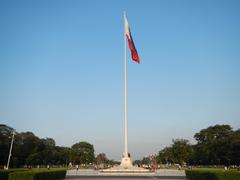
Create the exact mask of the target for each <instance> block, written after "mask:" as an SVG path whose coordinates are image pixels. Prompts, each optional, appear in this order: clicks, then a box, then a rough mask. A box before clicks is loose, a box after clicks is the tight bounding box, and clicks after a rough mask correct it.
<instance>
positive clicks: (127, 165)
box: [120, 157, 133, 169]
mask: <svg viewBox="0 0 240 180" xmlns="http://www.w3.org/2000/svg"><path fill="white" fill-rule="evenodd" d="M120 166H122V167H123V168H124V169H128V168H130V167H132V166H133V165H132V160H131V159H130V158H129V157H123V158H122V162H121V164H120Z"/></svg>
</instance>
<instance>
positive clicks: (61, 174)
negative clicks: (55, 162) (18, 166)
mask: <svg viewBox="0 0 240 180" xmlns="http://www.w3.org/2000/svg"><path fill="white" fill-rule="evenodd" d="M65 176H66V170H33V171H25V172H14V173H11V174H9V180H56V179H61V178H65Z"/></svg>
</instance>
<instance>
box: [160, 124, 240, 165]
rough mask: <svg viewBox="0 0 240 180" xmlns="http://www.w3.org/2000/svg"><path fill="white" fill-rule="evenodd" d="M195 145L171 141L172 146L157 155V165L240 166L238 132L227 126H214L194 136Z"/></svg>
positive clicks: (239, 131) (239, 133) (182, 141)
mask: <svg viewBox="0 0 240 180" xmlns="http://www.w3.org/2000/svg"><path fill="white" fill-rule="evenodd" d="M194 138H195V139H196V141H197V144H195V145H190V144H189V143H188V141H187V140H183V139H180V140H173V145H172V146H170V147H166V148H164V149H162V150H161V151H160V152H159V154H158V158H157V159H158V162H159V163H163V164H166V163H178V164H183V163H184V162H186V163H188V164H191V165H226V166H228V165H240V130H237V131H233V129H232V128H231V126H229V125H215V126H210V127H208V128H206V129H202V130H201V131H200V132H198V133H196V134H195V135H194Z"/></svg>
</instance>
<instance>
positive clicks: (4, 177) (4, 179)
mask: <svg viewBox="0 0 240 180" xmlns="http://www.w3.org/2000/svg"><path fill="white" fill-rule="evenodd" d="M25 170H26V169H9V170H0V179H1V180H8V175H9V174H10V173H13V172H17V171H25Z"/></svg>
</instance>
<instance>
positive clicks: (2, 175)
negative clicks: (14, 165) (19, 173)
mask: <svg viewBox="0 0 240 180" xmlns="http://www.w3.org/2000/svg"><path fill="white" fill-rule="evenodd" d="M11 172H13V171H9V170H0V179H1V180H7V179H8V174H10V173H11Z"/></svg>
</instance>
